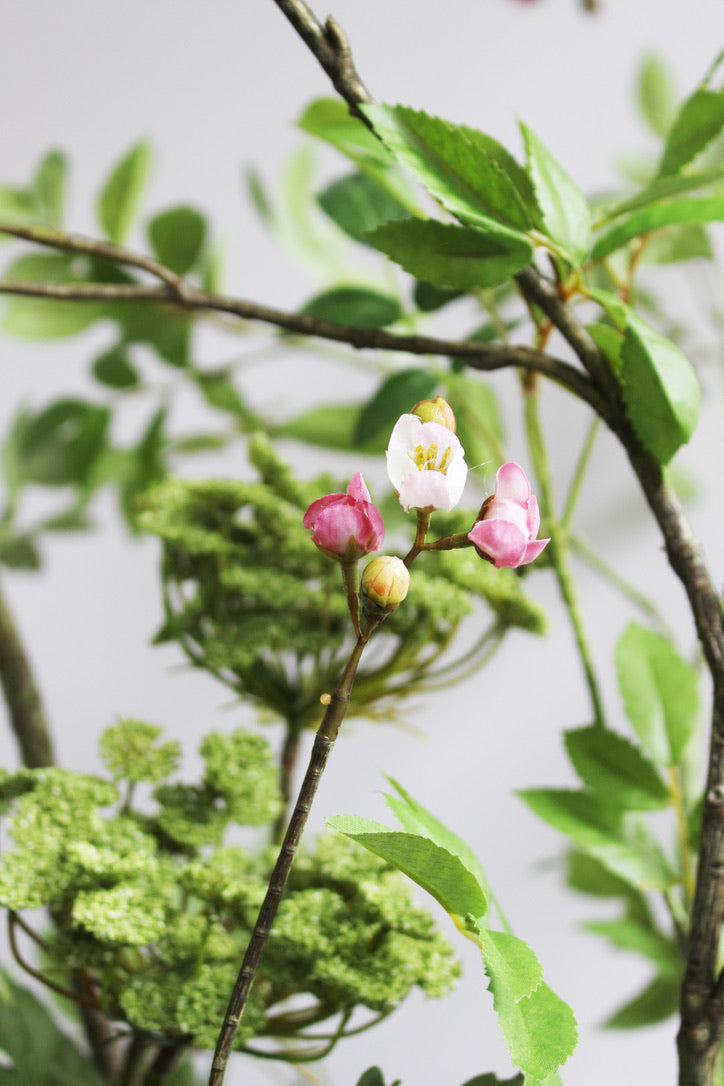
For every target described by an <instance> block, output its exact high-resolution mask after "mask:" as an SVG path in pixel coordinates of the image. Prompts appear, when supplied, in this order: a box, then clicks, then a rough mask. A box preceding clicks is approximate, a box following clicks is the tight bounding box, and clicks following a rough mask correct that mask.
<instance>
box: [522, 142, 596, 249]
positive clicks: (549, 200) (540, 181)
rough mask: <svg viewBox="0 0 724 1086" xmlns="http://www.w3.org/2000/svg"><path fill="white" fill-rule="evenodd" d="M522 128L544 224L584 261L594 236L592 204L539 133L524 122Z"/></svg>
mask: <svg viewBox="0 0 724 1086" xmlns="http://www.w3.org/2000/svg"><path fill="white" fill-rule="evenodd" d="M521 131H522V133H523V139H524V141H525V148H526V152H527V154H528V172H529V174H530V177H531V181H532V182H533V188H534V191H535V195H536V200H537V202H538V206H539V207H540V214H541V220H540V225H541V227H542V229H543V230H544V231H545V233H546V234H547V235H548V237H549V238H550V239H551V240H552V241H554V242H555V243H556V244H557V245H559V246H560V247H561V248H562V249H563V251H564V252H565V253H566V254H568V256H569V257H570V258H571V259H572V260H573V262H574V263H580V262H581V261H583V259H584V258H585V256H586V254H587V253H588V249H589V246H590V239H591V212H590V208H589V206H588V203H587V201H586V199H585V197H584V196H583V194H582V192H581V191H580V189H579V188H578V186H577V185H576V184H575V183H574V182H573V181H572V180H571V178H570V177H569V176H568V174H567V173H566V171H565V170H564V169H563V167H562V166H561V165H560V163H559V162H558V161H557V160H556V159H555V158H554V157H553V155H552V154H551V153H550V151H549V150H548V148H547V147H546V146H545V144H544V143H543V142H542V141H541V140H540V139H538V137H537V136H536V135H535V133H533V132H532V131H531V130H530V128H528V127H527V126H526V125H524V124H521Z"/></svg>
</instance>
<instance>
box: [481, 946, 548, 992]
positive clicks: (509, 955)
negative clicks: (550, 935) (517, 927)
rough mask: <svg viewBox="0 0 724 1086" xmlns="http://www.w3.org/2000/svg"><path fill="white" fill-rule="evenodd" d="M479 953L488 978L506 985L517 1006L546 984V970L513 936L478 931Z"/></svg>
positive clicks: (527, 947)
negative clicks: (544, 977)
mask: <svg viewBox="0 0 724 1086" xmlns="http://www.w3.org/2000/svg"><path fill="white" fill-rule="evenodd" d="M478 940H479V942H480V950H481V952H482V955H483V961H484V962H485V971H486V973H487V974H488V976H489V977H491V978H492V977H495V980H496V983H497V984H498V985H499V986H500V985H503V986H504V987H505V989H506V991H507V993H508V995H509V996H510V998H511V999H512V1000H513V1001H514V1002H515V1003H517V1002H518V1001H519V1000H520V999H523V998H524V997H525V996H529V995H530V994H531V992H534V991H535V990H536V988H537V987H538V985H539V984H540V983H541V981H542V980H543V967H542V966H541V964H540V962H539V961H538V959H537V957H536V956H535V954H534V953H533V951H532V950H531V949H530V947H529V946H528V944H527V943H524V942H523V940H522V939H518V938H516V936H515V935H511V934H510V932H504V931H488V930H484V929H479V930H478Z"/></svg>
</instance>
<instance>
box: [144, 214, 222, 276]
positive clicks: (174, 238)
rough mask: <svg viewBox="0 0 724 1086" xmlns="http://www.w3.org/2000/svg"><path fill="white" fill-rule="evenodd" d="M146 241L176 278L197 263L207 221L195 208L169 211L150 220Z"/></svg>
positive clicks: (204, 238) (204, 237)
mask: <svg viewBox="0 0 724 1086" xmlns="http://www.w3.org/2000/svg"><path fill="white" fill-rule="evenodd" d="M147 230H148V239H149V241H150V242H151V247H152V249H153V252H154V254H155V256H157V257H158V259H159V260H160V261H161V263H162V264H165V265H166V267H167V268H170V269H171V271H174V272H176V274H177V275H186V273H187V272H189V271H190V270H191V269H192V268H193V267H194V265H195V264H196V263H197V262H198V260H199V258H200V256H201V252H202V250H203V247H204V242H205V241H206V230H207V226H206V219H205V217H204V216H203V215H202V214H201V212H200V211H197V210H196V208H194V207H186V206H185V205H182V206H180V207H170V208H169V209H168V210H167V211H161V212H159V214H158V215H154V217H153V218H152V219H151V220H150V222H149V224H148V227H147Z"/></svg>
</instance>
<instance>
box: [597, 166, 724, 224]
mask: <svg viewBox="0 0 724 1086" xmlns="http://www.w3.org/2000/svg"><path fill="white" fill-rule="evenodd" d="M723 177H724V163H723V164H722V165H719V166H710V167H709V168H708V169H705V170H700V171H698V172H697V173H686V174H678V175H675V176H673V177H657V178H655V179H654V180H653V181H651V182H650V183H649V184H648V185H646V186H644V188H643V189H641V191H640V192H637V193H636V194H635V195H634V196H629V197H628V198H627V199H626V200H623V201H622V202H621V203H620V204H616V205H615V206H614V207H612V208H609V209H608V211H607V212H606V214H605V215H604V216H602V218H601V219H600V220H599V222H598V224H597V225H598V226H599V227H600V226H601V225H603V224H604V223H607V222H612V221H613V220H614V219H617V218H618V217H619V216H620V215H625V214H627V213H628V212H629V211H636V210H637V209H638V208H641V207H647V206H648V205H649V204H654V203H656V202H658V201H659V200H666V199H669V198H671V197H673V196H681V195H682V194H683V193H685V192H695V191H696V190H697V189H706V188H709V187H710V186H711V185H714V184H716V183H717V182H719V181H721V179H722V178H723Z"/></svg>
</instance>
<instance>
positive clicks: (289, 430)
mask: <svg viewBox="0 0 724 1086" xmlns="http://www.w3.org/2000/svg"><path fill="white" fill-rule="evenodd" d="M359 413H360V407H359V404H356V403H355V404H352V403H339V404H324V405H323V406H322V407H313V408H311V410H309V411H305V412H303V413H302V414H301V415H297V416H296V418H293V419H288V420H287V421H286V422H282V423H281V424H280V425H279V426H276V427H275V428H274V435H275V436H276V437H291V438H296V440H297V441H304V442H306V443H307V444H308V445H318V446H320V447H321V448H323V449H342V450H347V449H355V448H356V442H355V439H354V433H355V429H356V426H357V420H358V418H359ZM386 444H387V442H386V441H385V442H384V444H383V445H382V449H381V450H379V451H383V450H384V448H385V446H386ZM375 451H378V450H375ZM398 504H399V503H398Z"/></svg>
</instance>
